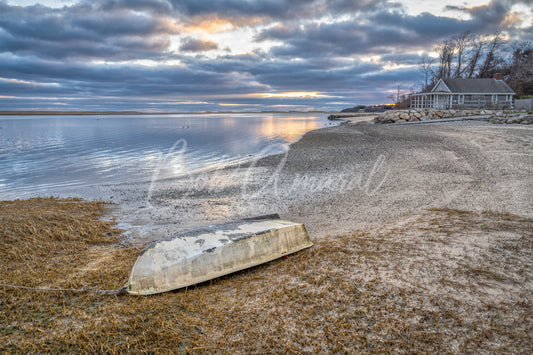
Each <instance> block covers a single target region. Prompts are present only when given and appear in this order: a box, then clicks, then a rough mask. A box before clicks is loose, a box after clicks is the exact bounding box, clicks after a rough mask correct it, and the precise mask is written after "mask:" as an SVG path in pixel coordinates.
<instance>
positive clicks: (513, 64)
mask: <svg viewBox="0 0 533 355" xmlns="http://www.w3.org/2000/svg"><path fill="white" fill-rule="evenodd" d="M506 76H507V77H509V85H510V86H511V87H512V88H513V89H514V90H515V91H516V94H517V95H533V42H522V43H519V44H517V45H515V46H514V47H513V48H512V58H511V61H510V63H509V65H508V67H507V72H506Z"/></svg>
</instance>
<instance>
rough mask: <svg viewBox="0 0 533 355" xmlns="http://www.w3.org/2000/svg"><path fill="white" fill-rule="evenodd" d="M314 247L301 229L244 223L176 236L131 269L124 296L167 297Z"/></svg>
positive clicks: (146, 251) (282, 224) (291, 225)
mask: <svg viewBox="0 0 533 355" xmlns="http://www.w3.org/2000/svg"><path fill="white" fill-rule="evenodd" d="M312 245H313V243H312V242H311V240H310V238H309V234H308V233H307V230H306V229H305V226H304V225H303V224H299V223H293V222H289V221H284V220H280V219H266V220H243V221H237V222H230V223H226V224H222V225H217V226H210V227H206V228H200V229H196V230H192V231H187V232H183V233H179V234H176V235H174V236H171V237H168V238H165V239H162V240H159V241H157V242H154V243H152V244H150V245H149V246H148V247H146V249H144V250H143V252H142V253H141V255H140V256H139V257H138V259H137V261H136V262H135V265H134V266H133V268H132V270H131V273H130V279H129V285H128V292H129V293H130V294H135V295H150V294H155V293H160V292H166V291H171V290H175V289H179V288H183V287H187V286H191V285H194V284H197V283H200V282H204V281H207V280H211V279H214V278H217V277H220V276H223V275H227V274H230V273H233V272H236V271H239V270H243V269H247V268H250V267H253V266H256V265H260V264H263V263H266V262H269V261H272V260H275V259H277V258H280V257H282V256H284V255H288V254H291V253H294V252H297V251H299V250H302V249H305V248H309V247H311V246H312Z"/></svg>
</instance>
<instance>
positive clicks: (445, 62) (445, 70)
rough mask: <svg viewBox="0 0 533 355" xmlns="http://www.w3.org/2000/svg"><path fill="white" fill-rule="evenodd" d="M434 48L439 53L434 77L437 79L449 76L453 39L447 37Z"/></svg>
mask: <svg viewBox="0 0 533 355" xmlns="http://www.w3.org/2000/svg"><path fill="white" fill-rule="evenodd" d="M434 50H435V52H436V53H437V54H438V55H439V66H438V69H437V73H436V74H437V75H436V79H437V80H439V79H445V78H449V77H450V75H451V72H452V62H453V51H454V43H453V41H451V40H450V39H447V40H445V41H444V42H442V44H441V45H439V46H437V47H436V48H435V49H434Z"/></svg>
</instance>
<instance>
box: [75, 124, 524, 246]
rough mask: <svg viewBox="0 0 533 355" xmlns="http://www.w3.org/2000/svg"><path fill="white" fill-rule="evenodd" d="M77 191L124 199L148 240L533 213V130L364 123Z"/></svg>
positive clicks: (128, 219)
mask: <svg viewBox="0 0 533 355" xmlns="http://www.w3.org/2000/svg"><path fill="white" fill-rule="evenodd" d="M77 192H78V195H79V194H81V195H82V197H85V198H102V199H104V200H107V201H113V202H115V203H117V205H116V208H115V210H114V214H116V216H117V217H118V219H119V220H120V221H122V222H125V223H127V224H129V225H131V226H132V228H131V235H130V237H131V239H130V241H132V242H134V243H140V244H144V243H146V242H147V241H150V240H155V239H158V238H161V237H164V236H167V235H170V234H173V233H176V232H179V231H182V230H184V229H189V228H193V227H197V226H200V225H206V224H211V223H221V222H225V221H228V220H234V219H239V218H241V217H249V216H254V215H260V214H268V213H280V215H281V216H282V217H283V218H285V219H288V220H292V221H297V222H302V223H305V225H306V226H307V227H308V229H309V232H310V234H311V236H312V237H313V238H322V237H324V236H326V235H335V234H339V233H346V232H350V231H353V230H354V229H359V228H362V227H370V226H379V225H381V224H382V223H383V222H385V221H394V220H397V219H398V218H399V217H400V216H403V215H407V214H412V213H419V212H422V211H425V210H426V209H427V208H430V207H437V208H445V207H447V208H458V209H463V210H468V211H474V212H476V211H484V210H490V211H496V212H510V213H514V214H517V215H522V216H526V217H532V216H533V128H532V127H526V126H521V125H508V126H501V125H492V124H487V123H484V122H472V121H468V122H454V123H440V124H431V125H411V126H407V125H375V124H372V123H370V122H368V121H365V120H362V121H361V122H352V123H348V124H344V125H342V126H337V127H329V128H324V129H319V130H316V131H312V132H309V133H307V134H306V135H305V136H304V137H303V138H302V139H301V140H299V141H298V142H296V143H294V144H292V145H291V147H290V150H289V151H288V152H287V154H281V155H276V156H270V157H266V158H262V159H258V160H256V161H254V162H253V163H251V164H247V165H246V166H233V167H228V168H225V169H220V170H216V171H211V172H206V173H201V174H197V175H192V176H185V177H182V178H177V179H171V180H165V181H160V180H156V181H154V182H152V183H150V182H147V183H139V184H124V185H120V186H96V187H93V188H90V189H86V190H83V191H77ZM70 194H72V193H70Z"/></svg>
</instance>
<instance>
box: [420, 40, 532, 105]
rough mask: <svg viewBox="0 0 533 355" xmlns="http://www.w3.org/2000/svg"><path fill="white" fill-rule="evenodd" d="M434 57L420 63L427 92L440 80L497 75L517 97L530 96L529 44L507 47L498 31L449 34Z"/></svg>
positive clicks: (424, 89) (423, 85)
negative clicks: (487, 33)
mask: <svg viewBox="0 0 533 355" xmlns="http://www.w3.org/2000/svg"><path fill="white" fill-rule="evenodd" d="M433 51H434V53H436V55H433V56H427V57H425V58H423V59H422V61H421V62H420V70H421V71H422V74H423V77H424V82H423V84H422V90H421V92H428V91H431V89H432V88H433V87H434V86H435V84H436V83H437V82H438V81H439V80H440V79H446V78H492V77H493V76H494V74H496V73H501V74H502V76H503V79H504V80H505V81H506V82H507V83H508V84H509V86H510V87H511V88H512V89H513V90H514V91H515V92H516V94H517V95H518V96H528V95H533V43H532V42H530V41H526V42H521V43H515V44H513V45H508V44H507V41H506V39H505V36H504V35H503V34H502V33H501V32H496V33H494V34H491V35H476V34H472V33H470V32H469V31H467V32H463V33H459V34H456V35H453V36H451V37H449V38H447V39H445V40H444V41H443V42H442V43H441V44H439V45H438V46H437V47H435V48H434V50H433Z"/></svg>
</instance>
